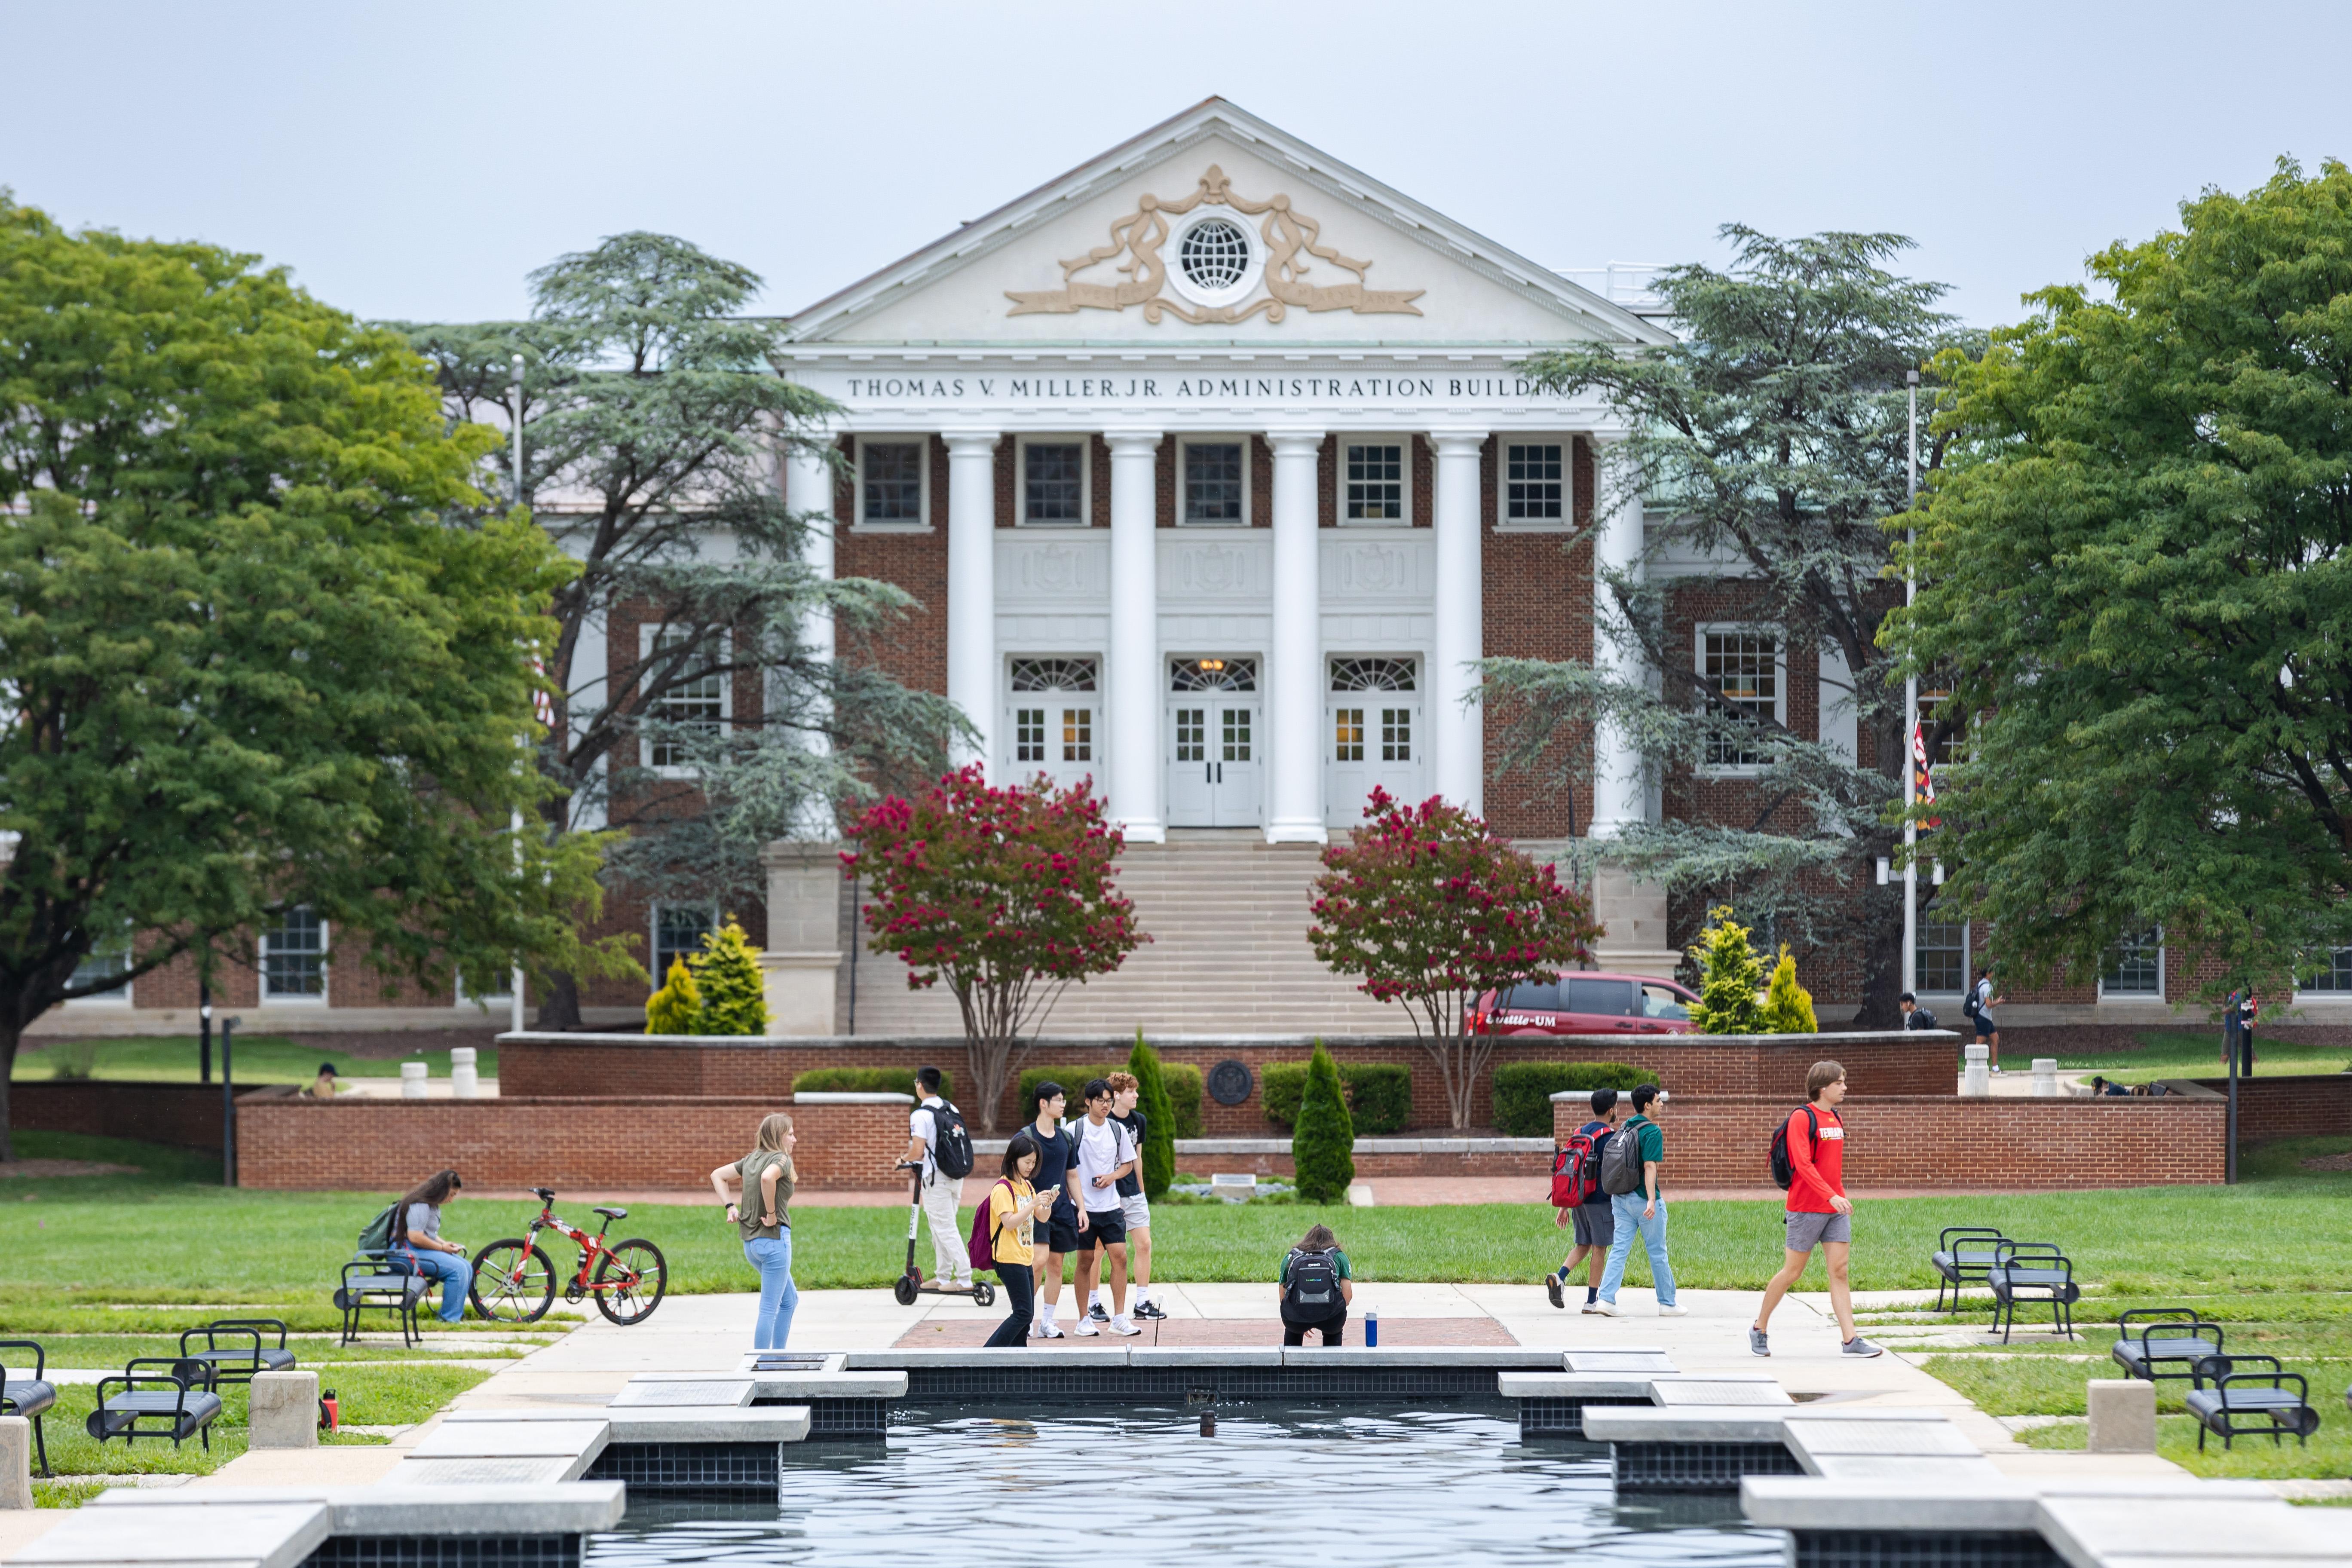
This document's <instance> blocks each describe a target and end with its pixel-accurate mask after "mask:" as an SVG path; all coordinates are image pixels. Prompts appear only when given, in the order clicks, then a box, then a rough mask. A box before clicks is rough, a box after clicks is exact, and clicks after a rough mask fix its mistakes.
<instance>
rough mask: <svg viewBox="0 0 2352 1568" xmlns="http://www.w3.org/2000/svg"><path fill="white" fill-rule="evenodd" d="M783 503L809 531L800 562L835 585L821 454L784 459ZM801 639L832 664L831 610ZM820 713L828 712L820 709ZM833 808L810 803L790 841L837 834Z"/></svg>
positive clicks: (826, 469) (816, 740) (825, 743)
mask: <svg viewBox="0 0 2352 1568" xmlns="http://www.w3.org/2000/svg"><path fill="white" fill-rule="evenodd" d="M784 505H785V507H786V508H787V509H788V510H792V511H793V512H796V513H798V514H800V515H801V517H802V519H803V521H804V522H805V523H806V525H807V529H808V531H807V532H806V533H804V534H803V536H802V538H801V561H802V563H803V564H804V565H805V566H807V567H808V569H809V571H810V573H811V574H814V576H816V577H817V578H819V579H821V580H822V581H824V582H826V583H830V582H832V581H833V469H832V468H831V467H830V466H829V465H828V464H827V463H826V462H825V460H824V454H823V453H821V452H811V451H807V450H804V449H801V448H794V449H793V450H791V451H789V452H787V453H786V454H785V457H784ZM801 640H802V641H803V642H804V643H806V644H807V645H808V646H809V647H811V648H812V649H814V652H815V657H816V659H817V662H819V663H820V664H824V665H830V664H831V663H832V662H833V656H834V625H833V612H832V610H830V609H829V608H824V607H823V606H819V607H817V608H814V609H812V610H810V611H809V612H808V614H807V615H806V616H803V618H802V620H801ZM820 711H821V712H827V713H829V712H830V709H829V708H821V709H820ZM810 746H811V749H812V750H814V751H817V752H825V751H829V750H830V749H831V746H832V742H830V741H829V740H827V739H826V738H825V737H824V736H823V735H813V736H811V737H810ZM838 826H839V825H838V823H836V821H835V817H834V814H833V807H832V805H830V804H829V803H828V802H825V801H823V800H813V801H811V802H809V803H808V806H807V809H806V810H805V811H804V812H803V813H802V816H801V820H800V821H799V822H797V823H796V824H794V826H793V837H795V838H808V839H817V840H827V839H831V838H832V837H835V834H836V832H837V830H838Z"/></svg>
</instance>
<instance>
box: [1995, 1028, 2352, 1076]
mask: <svg viewBox="0 0 2352 1568" xmlns="http://www.w3.org/2000/svg"><path fill="white" fill-rule="evenodd" d="M2028 1065H2030V1064H2028V1063H2022V1062H2017V1061H2014V1060H2012V1061H2011V1062H2010V1063H2009V1064H2008V1066H2009V1068H2010V1070H2011V1071H2012V1072H2014V1071H2016V1070H2017V1069H2018V1068H2021V1067H2024V1066H2028ZM2347 1067H2352V1051H2347V1050H2346V1049H2345V1048H2344V1047H2342V1046H2315V1045H2309V1044H2305V1043H2303V1042H2299V1041H2294V1040H2280V1039H2272V1038H2270V1037H2267V1036H2265V1035H2264V1034H2263V1032H2262V1031H2261V1030H2259V1029H2257V1030H2256V1031H2255V1032H2254V1073H2255V1076H2257V1077H2260V1078H2275V1077H2283V1076H2284V1075H2286V1074H2289V1073H2329V1072H2343V1071H2344V1070H2346V1068H2347ZM2058 1069H2059V1070H2060V1071H2061V1072H2095V1073H2103V1074H2105V1076H2106V1077H2108V1078H2111V1079H2115V1081H2116V1082H2117V1083H2146V1082H2147V1081H2148V1080H2149V1079H2159V1078H2219V1077H2221V1075H2222V1074H2223V1073H2224V1072H2226V1071H2228V1070H2229V1069H2228V1068H2225V1067H2223V1066H2222V1065H2221V1026H2220V1025H2218V1024H2217V1025H2215V1026H2213V1027H2212V1028H2210V1029H2208V1030H2202V1031H2192V1030H2174V1029H2149V1030H2147V1031H2145V1032H2144V1033H2142V1034H2141V1035H2140V1037H2139V1047H2138V1048H2137V1049H2136V1050H2128V1051H2096V1052H2085V1053H2083V1054H2081V1055H2078V1056H2068V1057H2060V1058H2058Z"/></svg>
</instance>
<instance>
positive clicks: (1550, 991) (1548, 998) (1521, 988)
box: [1499, 980, 1559, 1013]
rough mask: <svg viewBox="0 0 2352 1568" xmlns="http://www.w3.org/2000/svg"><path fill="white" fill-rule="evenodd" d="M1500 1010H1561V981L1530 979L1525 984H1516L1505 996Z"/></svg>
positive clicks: (1510, 1011)
mask: <svg viewBox="0 0 2352 1568" xmlns="http://www.w3.org/2000/svg"><path fill="white" fill-rule="evenodd" d="M1499 1010H1500V1011H1502V1012H1505V1013H1557V1012H1559V982H1558V981H1557V980H1530V981H1528V983H1527V984H1524V985H1514V986H1512V987H1511V989H1510V992H1509V994H1507V995H1506V996H1505V997H1504V998H1503V1004H1502V1006H1501V1008H1500V1009H1499Z"/></svg>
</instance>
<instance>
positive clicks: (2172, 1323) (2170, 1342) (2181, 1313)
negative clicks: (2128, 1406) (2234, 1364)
mask: <svg viewBox="0 0 2352 1568" xmlns="http://www.w3.org/2000/svg"><path fill="white" fill-rule="evenodd" d="M2135 1318H2145V1319H2147V1320H2148V1321H2146V1322H2144V1323H2142V1324H2141V1325H2140V1328H2139V1332H2137V1333H2134V1332H2132V1320H2133V1319H2135ZM2221 1341H2222V1334H2221V1324H2219V1323H2209V1322H2207V1321H2204V1320H2203V1319H2202V1318H2200V1317H2199V1316H2198V1315H2197V1313H2196V1311H2195V1310H2193V1309H2191V1308H2188V1307H2144V1308H2135V1309H2133V1310H2131V1311H2128V1312H2126V1313H2124V1314H2123V1315H2122V1316H2121V1317H2119V1318H2117V1319H2116V1342H2115V1348H2114V1349H2112V1350H2111V1351H2109V1352H2107V1353H2108V1354H2110V1355H2111V1356H2113V1357H2114V1358H2115V1360H2116V1363H2117V1364H2118V1365H2120V1366H2121V1367H2122V1368H2123V1369H2124V1375H2125V1376H2126V1377H2127V1378H2128V1377H2137V1378H2144V1379H2146V1380H2147V1382H2149V1383H2158V1382H2161V1381H2163V1380H2164V1379H2166V1378H2186V1379H2188V1380H2189V1382H2190V1383H2198V1384H2201V1383H2202V1382H2203V1380H2204V1378H2205V1376H2206V1373H2205V1371H2204V1367H2205V1365H2206V1363H2208V1362H2210V1361H2213V1360H2215V1359H2217V1358H2221ZM2222 1359H2226V1358H2222ZM2168 1368H2169V1369H2173V1370H2167V1369H2168Z"/></svg>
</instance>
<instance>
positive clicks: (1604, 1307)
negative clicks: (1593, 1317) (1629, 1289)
mask: <svg viewBox="0 0 2352 1568" xmlns="http://www.w3.org/2000/svg"><path fill="white" fill-rule="evenodd" d="M1584 1310H1586V1311H1588V1312H1598V1313H1600V1314H1601V1316H1602V1317H1604V1318H1613V1317H1615V1316H1616V1315H1617V1303H1616V1302H1614V1301H1595V1302H1593V1303H1592V1304H1591V1306H1589V1307H1587V1308H1585V1309H1584Z"/></svg>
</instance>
